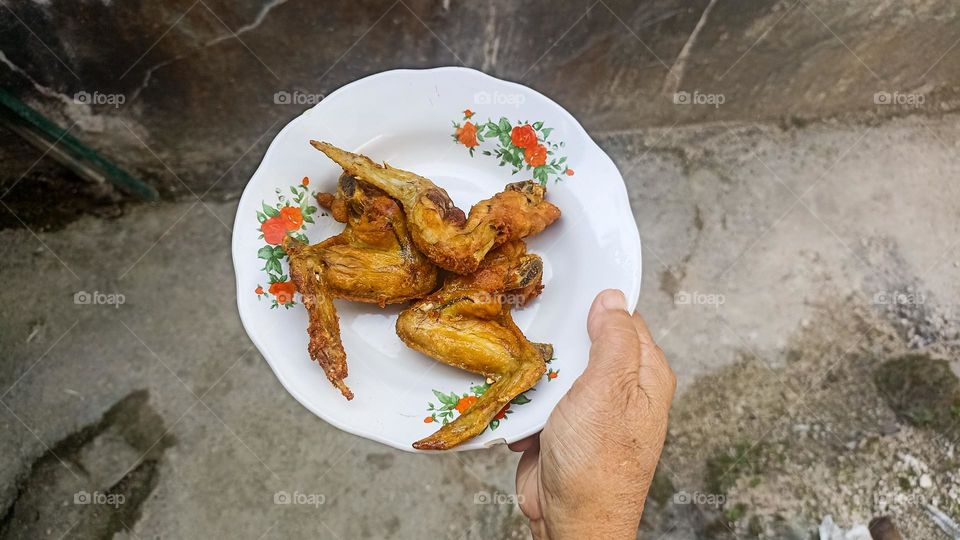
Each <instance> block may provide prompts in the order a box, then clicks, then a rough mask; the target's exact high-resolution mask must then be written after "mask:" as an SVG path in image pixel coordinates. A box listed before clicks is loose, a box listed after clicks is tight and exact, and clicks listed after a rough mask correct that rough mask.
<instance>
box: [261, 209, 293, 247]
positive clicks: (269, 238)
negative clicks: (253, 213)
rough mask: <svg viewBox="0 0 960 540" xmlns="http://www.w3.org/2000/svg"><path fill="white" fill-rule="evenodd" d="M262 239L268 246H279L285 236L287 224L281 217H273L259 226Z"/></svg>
mask: <svg viewBox="0 0 960 540" xmlns="http://www.w3.org/2000/svg"><path fill="white" fill-rule="evenodd" d="M260 232H262V233H263V239H264V240H265V241H266V242H267V243H268V244H270V245H274V246H276V245H279V244H280V242H283V237H284V236H286V235H287V224H286V221H285V220H284V219H283V217H281V216H274V217H272V218H270V219H268V220H266V221H264V222H263V223H261V224H260Z"/></svg>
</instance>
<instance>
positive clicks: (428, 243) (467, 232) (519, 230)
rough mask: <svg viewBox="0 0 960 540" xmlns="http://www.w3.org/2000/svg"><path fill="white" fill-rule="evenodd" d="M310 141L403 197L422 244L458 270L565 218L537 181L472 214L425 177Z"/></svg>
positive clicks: (502, 194) (348, 167)
mask: <svg viewBox="0 0 960 540" xmlns="http://www.w3.org/2000/svg"><path fill="white" fill-rule="evenodd" d="M310 144H312V145H313V146H314V147H315V148H316V149H317V150H320V151H321V152H323V153H324V154H326V155H327V157H329V158H330V159H332V160H333V161H335V162H336V163H337V164H338V165H340V166H341V167H343V169H344V170H345V171H347V172H348V173H350V174H351V175H353V176H355V177H357V178H358V179H360V180H363V181H364V182H367V183H369V184H371V185H373V186H376V187H378V188H380V189H382V190H383V191H384V192H386V193H387V194H388V195H389V196H391V197H393V198H394V199H396V200H398V201H399V202H400V204H401V205H403V210H404V212H405V213H406V216H407V224H408V225H409V228H410V233H411V236H412V237H413V240H414V242H416V244H417V247H418V248H420V250H421V251H422V252H423V253H424V254H425V255H426V256H427V258H429V259H430V260H431V261H433V262H434V263H435V264H436V265H438V266H440V267H442V268H444V269H447V270H450V271H452V272H456V273H458V274H469V273H472V272H473V271H475V270H476V269H477V267H478V266H479V265H480V261H482V260H483V258H484V256H486V254H487V253H489V252H490V250H492V249H493V248H495V247H496V246H499V245H501V244H504V243H505V242H509V241H511V240H519V239H521V238H525V237H527V236H531V235H534V234H537V233H539V232H540V231H542V230H543V229H544V228H546V227H547V225H550V224H551V223H553V222H554V221H556V220H557V219H558V218H559V217H560V209H559V208H557V207H556V206H554V205H553V204H551V203H549V202H547V201H546V200H544V197H545V195H546V192H547V190H546V188H545V187H543V186H541V185H540V184H538V183H536V182H533V181H526V182H517V183H514V184H509V185H507V187H506V189H505V190H504V191H502V192H500V193H498V194H496V195H494V196H493V197H492V198H490V199H487V200H485V201H480V202H479V203H477V204H475V205H473V208H471V209H470V215H469V216H466V215H464V213H463V210H460V209H459V208H457V207H456V206H455V205H454V204H453V201H452V200H451V199H450V196H449V195H448V194H447V192H446V191H445V190H444V189H442V188H440V187H437V185H436V184H434V183H433V182H431V181H430V180H428V179H426V178H424V177H422V176H418V175H416V174H414V173H412V172H408V171H404V170H401V169H396V168H393V167H391V166H389V165H387V164H384V165H382V166H381V165H377V164H376V163H374V162H373V161H372V160H370V158H368V157H366V156H362V155H359V154H354V153H352V152H347V151H345V150H341V149H339V148H337V147H335V146H333V145H331V144H329V143H325V142H320V141H310Z"/></svg>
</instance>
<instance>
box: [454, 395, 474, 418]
mask: <svg viewBox="0 0 960 540" xmlns="http://www.w3.org/2000/svg"><path fill="white" fill-rule="evenodd" d="M476 402H477V396H466V397H462V398H460V401H458V402H457V406H456V407H454V408H455V409H457V412H458V413H460V414H463V413H465V412H467V409H469V408H470V407H471V406H472V405H473V404H474V403H476Z"/></svg>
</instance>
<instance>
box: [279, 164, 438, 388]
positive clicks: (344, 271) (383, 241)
mask: <svg viewBox="0 0 960 540" xmlns="http://www.w3.org/2000/svg"><path fill="white" fill-rule="evenodd" d="M317 200H318V202H319V203H320V204H321V206H324V207H326V208H328V209H329V210H330V213H331V215H333V217H334V219H336V220H337V221H341V222H345V223H346V224H347V226H346V228H345V229H344V231H343V232H342V233H340V234H338V235H336V236H333V237H331V238H328V239H327V240H324V241H323V242H320V243H319V244H314V245H307V244H305V243H303V242H301V241H299V240H297V239H295V238H293V237H289V236H288V237H287V238H286V239H285V240H284V243H283V248H284V250H285V251H286V252H287V255H288V256H289V259H290V277H291V279H292V280H293V283H294V285H295V286H296V288H297V291H299V292H300V294H301V295H302V296H303V305H304V307H306V309H307V312H308V314H309V318H310V323H309V326H308V330H307V331H308V333H309V335H310V344H309V346H308V351H309V353H310V357H311V358H312V359H314V360H316V361H317V362H318V363H319V364H320V366H321V367H323V370H324V372H325V373H326V375H327V378H328V379H330V382H331V383H333V385H334V386H336V387H337V388H338V389H339V390H340V392H341V393H342V394H343V395H344V397H346V398H347V399H353V393H352V392H351V391H350V389H349V388H348V387H347V386H346V384H345V383H344V379H345V378H346V377H347V358H346V353H345V352H344V350H343V344H342V342H341V340H340V325H339V319H338V317H337V312H336V309H335V307H334V305H333V298H343V299H346V300H352V301H356V302H366V303H373V304H378V305H379V306H380V307H383V306H384V305H386V304H397V303H401V302H406V301H408V300H411V299H414V298H421V297H423V296H425V295H427V294H429V293H430V292H431V291H433V290H434V289H435V288H436V286H437V276H438V270H437V267H436V266H434V265H433V264H432V263H431V262H430V261H429V260H428V259H427V258H426V257H424V256H423V254H422V253H420V252H419V251H418V250H417V249H416V247H415V246H414V244H413V241H412V239H411V238H410V233H409V232H408V230H407V224H406V220H405V219H404V216H403V211H402V210H401V209H400V207H399V205H398V204H397V203H396V201H394V200H393V199H391V198H390V197H388V196H387V195H386V194H385V193H383V192H382V191H380V190H379V189H377V188H375V187H373V186H369V185H366V184H363V183H362V182H358V181H357V180H356V179H355V178H353V177H351V176H349V175H347V174H344V175H342V176H341V177H340V181H339V183H338V187H337V192H336V194H320V195H318V197H317Z"/></svg>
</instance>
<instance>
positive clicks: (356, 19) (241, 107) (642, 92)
mask: <svg viewBox="0 0 960 540" xmlns="http://www.w3.org/2000/svg"><path fill="white" fill-rule="evenodd" d="M4 6H5V7H4V9H3V12H0V14H2V16H0V52H2V56H0V84H3V85H4V86H5V87H8V88H11V89H13V90H14V91H15V93H16V94H17V95H18V96H20V97H21V98H23V99H24V100H25V101H26V102H27V103H29V104H30V105H32V106H34V107H36V108H37V109H38V110H40V111H42V112H43V113H44V114H46V115H47V116H49V117H50V118H52V119H54V120H56V121H57V122H59V123H60V124H61V125H62V126H63V127H70V128H71V131H72V133H74V134H76V135H77V136H78V137H79V138H80V139H81V140H83V141H85V142H87V143H88V144H90V145H91V146H93V147H94V148H95V149H97V150H100V151H102V152H103V153H105V154H106V155H108V156H110V157H112V158H113V159H115V160H116V161H117V162H118V163H120V164H122V165H123V166H125V167H126V168H128V169H129V170H130V171H132V172H134V173H136V174H138V175H140V176H142V177H144V178H145V179H146V180H148V181H149V182H150V183H152V184H154V185H156V186H157V187H158V188H159V189H160V191H161V192H162V193H163V194H164V195H165V196H167V197H173V198H188V199H192V198H193V197H194V196H195V195H202V196H204V197H209V198H210V199H219V198H232V197H235V196H237V194H238V193H239V192H240V190H241V189H242V187H243V185H244V184H245V182H246V180H247V178H249V175H250V173H251V171H252V170H253V168H254V167H255V165H256V164H257V163H258V161H259V158H260V156H261V155H262V153H263V151H264V149H265V148H266V146H267V144H268V143H269V141H270V140H271V139H272V137H273V135H274V134H275V133H276V132H277V131H278V130H279V129H280V128H281V127H282V126H283V125H284V124H285V123H286V122H287V121H289V120H290V119H291V118H293V117H294V116H296V115H297V114H299V112H300V111H301V110H302V109H303V108H304V106H303V105H296V104H290V105H286V104H276V103H275V102H274V94H275V93H276V92H280V91H286V92H291V93H293V92H298V91H299V92H302V93H306V94H320V95H322V94H326V93H329V92H330V91H332V90H334V89H336V88H337V87H339V86H341V85H343V84H345V83H347V82H350V81H353V80H355V79H357V78H360V77H363V76H364V75H368V74H371V73H375V72H378V71H381V70H384V69H390V68H397V67H411V68H418V67H430V66H439V65H465V66H469V67H474V68H477V69H482V70H484V71H486V72H488V73H491V74H493V75H495V76H498V77H502V78H506V79H510V80H514V81H518V82H522V83H524V84H527V85H529V86H531V87H533V88H536V89H538V90H540V91H542V92H543V93H545V94H547V95H548V96H550V97H552V98H554V99H555V100H557V101H559V102H560V103H561V104H563V105H564V106H565V107H566V108H568V109H569V110H570V111H571V112H572V113H573V114H574V115H576V116H577V117H578V118H579V119H580V120H581V122H582V123H583V124H584V125H585V126H586V127H587V129H588V130H589V131H591V132H593V133H595V134H604V133H607V132H615V131H622V130H631V129H636V128H637V127H650V126H670V125H674V124H676V123H701V122H717V121H729V120H750V121H765V122H772V123H780V124H785V125H791V124H797V123H803V122H808V121H811V120H813V119H818V118H830V117H835V116H843V115H861V114H878V115H880V116H890V115H896V114H904V113H906V112H920V113H922V114H927V113H931V112H933V113H939V112H943V111H947V110H954V109H955V108H956V107H957V105H958V93H957V85H958V82H960V81H958V73H960V56H958V55H956V54H950V53H949V52H948V51H950V48H951V46H952V45H955V43H956V41H957V40H958V39H960V25H957V24H956V16H957V10H958V9H960V7H958V6H957V4H956V3H955V2H950V1H949V0H916V1H912V2H907V3H904V2H896V1H885V2H875V1H856V2H843V3H837V2H832V1H829V0H813V1H806V0H804V1H800V0H784V1H750V2H711V3H708V2H705V1H702V0H698V1H695V2H675V1H649V2H641V3H637V2H630V1H615V0H603V1H596V0H591V1H585V2H584V1H576V2H575V1H570V2H559V3H558V2H514V1H492V2H455V1H449V0H448V1H445V2H429V1H417V0H403V1H399V2H390V1H381V2H355V1H344V2H301V1H296V2H287V1H283V0H279V1H277V0H274V1H272V2H266V3H262V4H258V3H254V2H241V3H238V2H223V1H217V0H204V1H203V2H191V1H190V0H184V1H180V0H177V1H167V2H146V3H129V2H94V1H84V2H67V1H52V2H34V1H31V0H17V1H12V2H7V3H5V4H4ZM707 6H709V10H708V11H707V10H706V8H707ZM676 91H680V92H689V93H691V95H693V96H695V95H696V94H697V93H700V94H707V95H722V96H723V98H722V99H723V101H724V103H723V105H722V106H720V107H718V108H712V107H709V106H696V105H690V106H684V105H683V104H679V105H678V104H675V103H674V101H673V95H674V92H676ZM878 92H889V93H893V92H901V93H919V94H923V95H924V96H925V97H926V103H925V107H924V108H923V109H921V110H920V111H916V110H913V109H909V108H908V109H906V110H904V109H898V108H897V107H889V106H886V107H884V106H878V105H877V104H876V103H875V102H874V95H875V94H876V93H878ZM80 93H86V94H80ZM78 94H79V95H81V96H82V95H90V96H94V95H108V96H114V95H117V96H122V97H121V99H122V100H123V103H122V104H119V105H116V106H114V105H113V104H102V105H97V104H93V105H90V104H88V103H84V102H81V101H82V99H81V101H78V100H77V99H76V97H77V96H78ZM115 101H116V100H115Z"/></svg>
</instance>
